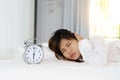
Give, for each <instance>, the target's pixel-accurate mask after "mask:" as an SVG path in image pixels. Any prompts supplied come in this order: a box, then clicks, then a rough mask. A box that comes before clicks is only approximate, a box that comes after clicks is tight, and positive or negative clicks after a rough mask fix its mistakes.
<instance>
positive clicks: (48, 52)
mask: <svg viewBox="0 0 120 80" xmlns="http://www.w3.org/2000/svg"><path fill="white" fill-rule="evenodd" d="M42 46H43V51H44V59H49V60H51V59H53V60H56V57H55V55H54V52H53V51H52V50H50V49H49V47H48V43H43V44H42Z"/></svg>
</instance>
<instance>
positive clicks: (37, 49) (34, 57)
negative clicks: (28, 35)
mask: <svg viewBox="0 0 120 80" xmlns="http://www.w3.org/2000/svg"><path fill="white" fill-rule="evenodd" d="M24 44H25V52H24V54H23V59H24V61H25V62H26V63H27V64H39V63H40V62H41V61H42V60H43V57H44V52H43V47H42V45H39V44H37V43H33V42H29V41H28V40H27V41H26V42H25V43H24Z"/></svg>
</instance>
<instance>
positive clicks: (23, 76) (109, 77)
mask: <svg viewBox="0 0 120 80" xmlns="http://www.w3.org/2000/svg"><path fill="white" fill-rule="evenodd" d="M43 50H44V53H45V55H44V59H43V61H42V62H41V63H40V64H29V65H28V64H26V63H25V62H24V61H23V58H22V54H23V51H24V50H22V49H19V51H18V52H19V53H17V55H16V56H15V58H13V59H8V60H7V59H6V60H0V80H120V62H113V63H109V64H107V65H89V64H86V63H77V62H70V61H59V60H57V59H56V58H55V57H54V54H53V53H52V52H51V51H50V50H49V49H48V47H44V49H43Z"/></svg>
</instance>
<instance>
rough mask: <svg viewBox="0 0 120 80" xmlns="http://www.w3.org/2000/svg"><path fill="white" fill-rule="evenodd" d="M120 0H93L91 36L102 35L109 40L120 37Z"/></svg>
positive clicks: (91, 3) (90, 21) (90, 12)
mask: <svg viewBox="0 0 120 80" xmlns="http://www.w3.org/2000/svg"><path fill="white" fill-rule="evenodd" d="M119 3H120V1H119V0H91V2H90V9H89V10H90V11H89V15H90V17H89V24H90V28H89V29H90V31H89V36H102V37H104V38H107V39H109V40H116V39H120V10H119V7H120V5H119Z"/></svg>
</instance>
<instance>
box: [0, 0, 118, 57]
mask: <svg viewBox="0 0 120 80" xmlns="http://www.w3.org/2000/svg"><path fill="white" fill-rule="evenodd" d="M36 1H37V15H36V16H37V18H36V37H37V38H38V39H39V40H40V42H41V43H46V42H47V41H48V39H49V37H50V36H51V34H52V33H53V32H54V31H55V30H57V29H59V28H66V29H69V30H71V31H73V32H74V31H75V32H77V33H79V34H81V35H82V36H85V37H86V38H88V37H91V36H103V37H105V38H107V39H109V40H114V39H119V38H120V16H119V14H120V11H119V10H118V8H119V7H120V6H119V4H118V3H119V0H36ZM34 11H35V0H10V1H9V0H0V36H1V39H0V59H9V58H13V57H14V55H15V54H18V53H20V50H22V48H23V46H24V45H23V43H24V41H25V40H27V39H29V38H33V37H34V27H35V23H34V20H35V17H34V14H35V13H34Z"/></svg>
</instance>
